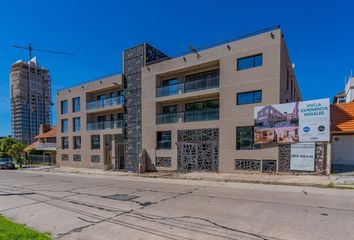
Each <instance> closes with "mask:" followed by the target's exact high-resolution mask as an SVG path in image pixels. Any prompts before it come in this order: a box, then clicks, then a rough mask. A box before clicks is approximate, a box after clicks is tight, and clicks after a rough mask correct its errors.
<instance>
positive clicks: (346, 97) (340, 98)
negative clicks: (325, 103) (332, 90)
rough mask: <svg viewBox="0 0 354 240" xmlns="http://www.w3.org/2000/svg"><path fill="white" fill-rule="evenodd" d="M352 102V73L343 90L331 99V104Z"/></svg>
mask: <svg viewBox="0 0 354 240" xmlns="http://www.w3.org/2000/svg"><path fill="white" fill-rule="evenodd" d="M353 101H354V76H353V74H352V72H351V73H350V75H349V79H348V81H347V82H346V84H345V87H344V90H343V91H342V92H340V93H338V94H336V95H335V96H334V98H333V103H350V102H353Z"/></svg>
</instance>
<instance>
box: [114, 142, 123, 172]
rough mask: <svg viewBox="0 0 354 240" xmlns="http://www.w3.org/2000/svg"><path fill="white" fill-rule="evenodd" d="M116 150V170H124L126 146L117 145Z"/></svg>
mask: <svg viewBox="0 0 354 240" xmlns="http://www.w3.org/2000/svg"><path fill="white" fill-rule="evenodd" d="M115 148H116V157H115V169H116V170H118V169H124V168H125V165H124V144H122V143H117V142H116V145H115Z"/></svg>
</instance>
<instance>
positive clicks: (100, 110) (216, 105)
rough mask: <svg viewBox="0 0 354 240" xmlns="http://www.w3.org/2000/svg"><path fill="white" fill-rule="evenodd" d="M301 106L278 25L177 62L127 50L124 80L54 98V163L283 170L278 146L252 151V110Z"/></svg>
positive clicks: (146, 48) (145, 49) (144, 49)
mask: <svg viewBox="0 0 354 240" xmlns="http://www.w3.org/2000/svg"><path fill="white" fill-rule="evenodd" d="M117 96H122V97H121V99H120V100H115V99H116V98H117ZM77 98H79V99H80V100H79V105H80V110H79V111H76V112H75V111H74V105H75V101H77V100H74V99H77ZM300 100H301V93H300V90H299V87H298V84H297V81H296V78H295V74H294V70H293V68H292V64H291V61H290V58H289V55H288V52H287V48H286V45H285V41H284V38H283V34H282V31H281V29H280V28H279V27H275V28H270V29H266V30H263V31H260V32H257V33H253V34H248V35H245V36H242V37H239V38H237V39H234V40H231V41H228V42H225V43H223V44H219V45H215V46H213V47H210V48H207V49H204V50H199V51H197V50H192V51H191V53H190V54H186V55H183V56H180V57H176V58H169V57H167V56H166V55H165V54H163V53H162V52H160V51H158V50H157V49H155V48H153V47H151V46H150V45H148V44H143V45H139V46H137V47H134V48H131V49H127V50H125V51H123V74H118V75H115V76H111V77H108V78H103V79H98V80H96V81H92V82H89V83H86V84H81V85H78V86H74V87H71V88H67V89H63V90H61V91H58V93H57V126H58V134H57V142H58V143H60V147H59V149H58V155H57V162H58V163H59V165H70V166H85V167H99V168H105V169H108V168H115V169H125V170H128V171H133V172H138V171H141V168H145V167H147V165H149V167H151V166H153V167H156V168H157V169H158V170H159V169H165V170H180V171H192V170H205V171H220V172H234V171H237V170H246V169H248V168H249V166H252V165H253V164H259V163H261V165H267V164H268V165H269V166H272V167H273V168H274V170H275V171H277V166H278V164H277V163H278V159H279V148H278V146H277V145H275V144H268V145H262V146H260V145H257V144H254V141H253V139H254V133H253V125H254V116H253V115H254V113H253V109H254V107H255V106H261V105H269V104H276V103H286V102H294V101H300ZM107 102H108V103H107ZM91 106H95V107H94V108H92V107H91ZM78 118H79V119H80V120H77V119H78ZM77 122H80V124H79V125H80V126H81V125H82V127H80V130H79V131H75V129H76V125H77ZM93 126H94V127H93ZM79 139H80V140H79ZM78 144H79V145H80V148H79V149H78V148H77V145H78ZM74 155H80V161H75V160H74V158H75V159H78V158H79V157H77V156H74ZM148 163H149V164H148ZM150 163H151V164H150ZM268 165H267V166H268Z"/></svg>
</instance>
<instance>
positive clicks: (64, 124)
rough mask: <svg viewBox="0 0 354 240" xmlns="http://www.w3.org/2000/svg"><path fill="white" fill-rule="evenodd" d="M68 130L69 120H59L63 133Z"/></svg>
mask: <svg viewBox="0 0 354 240" xmlns="http://www.w3.org/2000/svg"><path fill="white" fill-rule="evenodd" d="M68 131H69V122H68V119H62V120H61V132H62V133H65V132H68Z"/></svg>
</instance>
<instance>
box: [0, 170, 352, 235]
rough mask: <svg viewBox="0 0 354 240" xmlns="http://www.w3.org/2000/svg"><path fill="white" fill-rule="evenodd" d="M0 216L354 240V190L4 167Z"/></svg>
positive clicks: (81, 229) (107, 231)
mask: <svg viewBox="0 0 354 240" xmlns="http://www.w3.org/2000/svg"><path fill="white" fill-rule="evenodd" d="M0 214H2V215H5V216H7V217H10V218H11V219H13V220H15V221H17V222H20V223H25V224H27V225H29V226H30V227H34V228H36V229H39V230H40V231H44V232H51V233H52V234H53V237H55V238H60V239H129V240H134V239H203V240H204V239H353V237H354V228H353V222H354V191H353V190H339V189H321V188H313V187H305V186H291V187H289V186H276V185H263V184H249V183H228V182H210V181H192V180H179V179H161V178H157V179H155V178H141V177H134V176H104V175H87V174H86V175H84V174H70V173H54V172H26V171H1V172H0Z"/></svg>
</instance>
